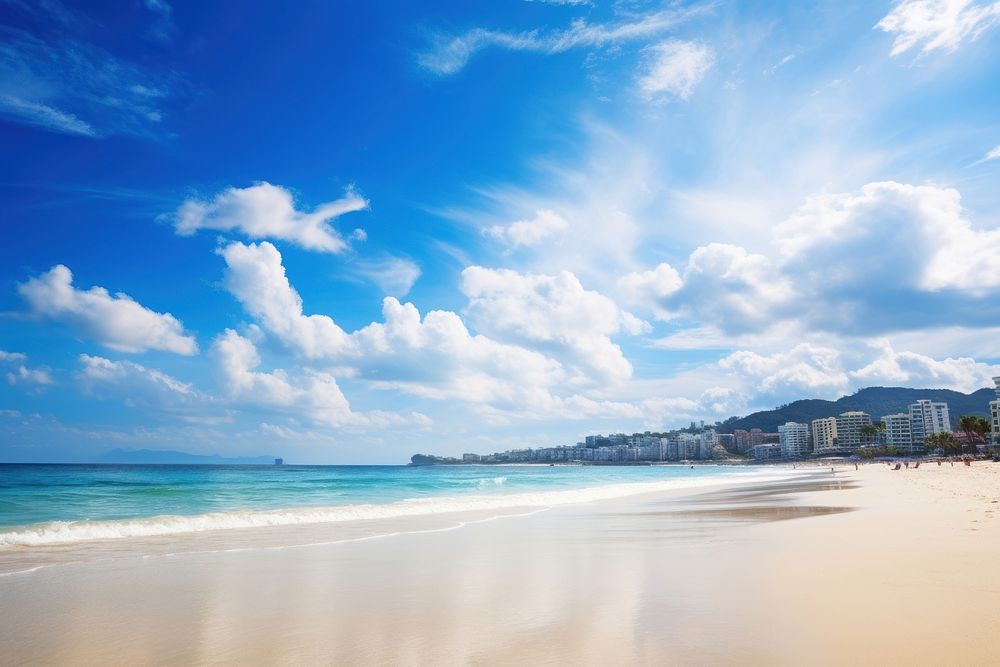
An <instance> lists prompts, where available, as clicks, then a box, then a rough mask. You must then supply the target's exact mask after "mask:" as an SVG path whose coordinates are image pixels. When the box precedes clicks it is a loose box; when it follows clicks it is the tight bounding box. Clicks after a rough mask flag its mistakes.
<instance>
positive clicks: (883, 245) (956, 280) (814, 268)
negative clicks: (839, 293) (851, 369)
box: [775, 181, 1000, 296]
mask: <svg viewBox="0 0 1000 667" xmlns="http://www.w3.org/2000/svg"><path fill="white" fill-rule="evenodd" d="M775 233H776V234H775V235H776V238H775V241H776V243H777V245H778V248H779V251H780V253H781V256H782V264H783V266H784V267H785V269H786V270H790V271H792V272H794V273H795V274H797V278H801V277H803V276H807V277H808V280H809V283H810V284H811V285H812V286H813V287H814V288H817V289H819V288H821V287H822V288H823V289H824V290H829V291H833V290H835V289H839V290H846V289H857V290H859V291H875V292H877V291H880V290H886V289H887V288H896V289H911V290H915V291H923V292H934V291H939V290H959V291H963V292H968V293H970V294H973V295H977V296H983V295H985V294H987V293H989V292H991V291H992V290H993V289H995V288H997V287H1000V229H993V230H984V231H979V230H976V229H974V228H973V227H972V224H971V223H970V222H969V220H967V219H966V218H965V216H964V213H963V211H962V205H961V195H960V194H959V192H958V191H957V190H955V189H952V188H941V187H936V186H932V185H920V186H914V185H905V184H902V183H895V182H892V181H888V182H883V183H869V184H868V185H866V186H864V187H863V188H861V190H860V191H859V192H855V193H845V194H837V195H818V196H815V197H811V198H810V199H809V200H808V201H807V202H806V203H805V204H804V205H803V206H802V207H801V208H800V209H799V210H798V211H797V212H796V213H795V214H794V215H793V216H792V217H791V218H790V219H789V220H787V221H785V222H784V223H782V224H781V225H779V226H778V227H777V228H776V229H775ZM858 269H860V270H858Z"/></svg>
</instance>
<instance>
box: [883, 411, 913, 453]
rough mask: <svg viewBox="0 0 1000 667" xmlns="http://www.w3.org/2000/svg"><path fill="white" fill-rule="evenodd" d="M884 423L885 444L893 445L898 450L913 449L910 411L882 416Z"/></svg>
mask: <svg viewBox="0 0 1000 667" xmlns="http://www.w3.org/2000/svg"><path fill="white" fill-rule="evenodd" d="M882 421H883V422H884V423H885V444H887V445H892V446H895V447H896V448H897V449H898V450H899V451H900V452H903V453H907V454H908V453H910V452H912V451H913V430H912V429H911V422H910V413H908V412H897V413H896V414H894V415H886V416H885V417H882Z"/></svg>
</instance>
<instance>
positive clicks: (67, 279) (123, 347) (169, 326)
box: [17, 264, 198, 355]
mask: <svg viewBox="0 0 1000 667" xmlns="http://www.w3.org/2000/svg"><path fill="white" fill-rule="evenodd" d="M17 290H18V292H19V293H20V294H21V296H22V297H23V298H24V299H25V301H27V303H28V305H29V306H30V307H31V311H32V313H33V314H35V315H38V316H41V317H46V318H48V319H51V320H54V321H57V322H61V323H63V324H66V325H68V326H69V327H70V328H71V329H73V330H74V331H75V332H76V333H77V334H78V335H81V336H85V337H87V338H92V339H94V340H96V341H97V342H98V343H100V344H101V345H104V346H105V347H109V348H111V349H113V350H118V351H121V352H145V351H146V350H163V351H166V352H174V353H176V354H185V355H190V354H195V353H196V352H197V351H198V345H197V343H196V342H195V339H194V338H193V337H192V336H189V335H185V333H184V326H183V325H182V324H181V323H180V322H179V321H178V320H177V319H176V318H175V317H174V316H173V315H171V314H169V313H157V312H155V311H153V310H150V309H149V308H146V307H144V306H142V305H141V304H139V303H138V302H136V301H135V300H133V299H132V298H131V297H130V296H128V295H127V294H123V293H121V292H119V293H118V294H115V295H114V296H112V295H111V294H109V293H108V291H107V290H106V289H104V288H103V287H92V288H90V289H89V290H80V289H76V288H75V287H73V274H72V272H70V270H69V269H68V268H67V267H65V266H63V265H62V264H58V265H56V266H54V267H52V269H50V270H49V271H48V272H46V273H43V274H42V275H41V276H39V277H37V278H32V279H30V280H28V281H27V282H25V283H22V284H20V285H19V286H18V288H17Z"/></svg>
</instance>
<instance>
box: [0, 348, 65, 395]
mask: <svg viewBox="0 0 1000 667" xmlns="http://www.w3.org/2000/svg"><path fill="white" fill-rule="evenodd" d="M27 361H28V356H27V355H26V354H23V353H21V352H6V351H4V350H0V364H15V365H16V366H17V367H16V368H15V369H14V370H12V371H9V372H8V373H7V384H10V385H15V384H28V385H36V386H46V385H50V384H52V383H53V381H52V375H51V374H50V373H49V371H48V369H46V368H28V367H27V366H26V365H25V364H26V363H27Z"/></svg>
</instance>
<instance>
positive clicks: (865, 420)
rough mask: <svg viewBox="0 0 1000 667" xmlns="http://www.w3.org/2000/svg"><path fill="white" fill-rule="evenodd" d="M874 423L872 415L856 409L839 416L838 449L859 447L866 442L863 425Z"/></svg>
mask: <svg viewBox="0 0 1000 667" xmlns="http://www.w3.org/2000/svg"><path fill="white" fill-rule="evenodd" d="M871 423H872V418H871V415H869V414H868V413H867V412H861V411H860V410H855V411H852V412H844V413H842V414H841V415H840V416H839V417H837V445H836V448H837V449H857V448H858V447H860V446H861V444H862V443H863V442H864V439H863V437H862V435H861V427H862V426H866V425H868V424H871Z"/></svg>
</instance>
